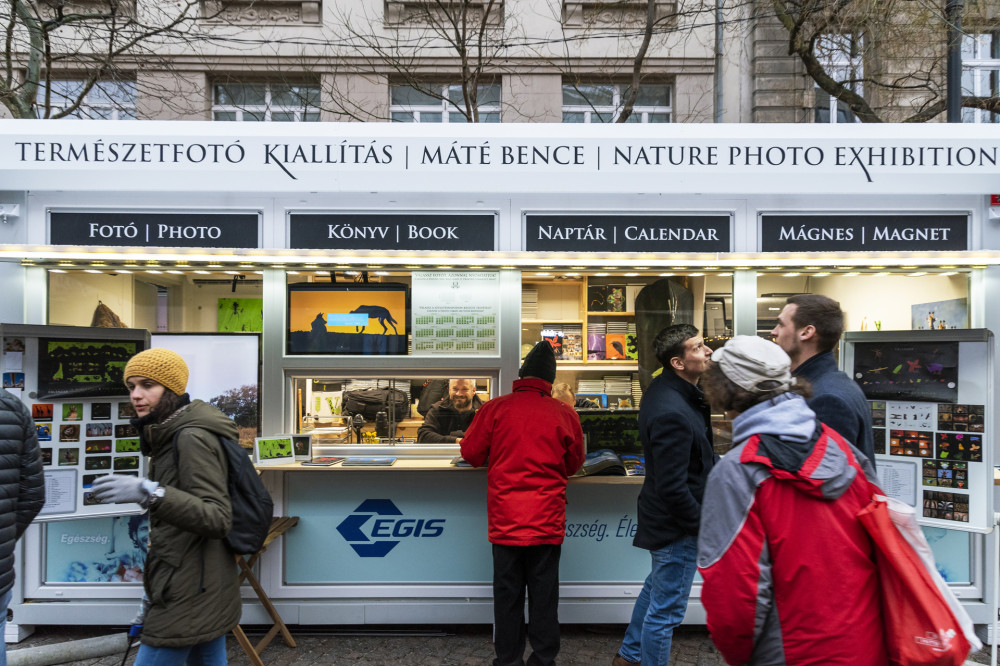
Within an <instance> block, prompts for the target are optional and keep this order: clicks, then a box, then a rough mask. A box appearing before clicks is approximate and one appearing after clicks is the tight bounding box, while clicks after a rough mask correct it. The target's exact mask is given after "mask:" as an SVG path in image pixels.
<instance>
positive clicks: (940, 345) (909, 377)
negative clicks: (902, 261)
mask: <svg viewBox="0 0 1000 666" xmlns="http://www.w3.org/2000/svg"><path fill="white" fill-rule="evenodd" d="M993 363H994V358H993V334H992V333H991V332H990V331H988V330H985V329H972V330H941V331H871V332H858V333H847V334H845V336H844V348H843V351H842V358H841V367H842V368H844V370H845V372H847V373H848V374H849V375H850V376H851V377H852V378H853V379H854V381H855V382H857V384H858V386H860V387H861V390H862V391H864V393H865V397H866V398H867V399H868V406H869V409H871V414H872V427H873V431H874V435H875V465H876V468H877V469H878V473H879V479H880V482H881V486H882V489H883V490H884V491H885V493H886V494H887V495H889V496H890V497H895V498H896V499H898V500H900V501H903V502H906V503H907V504H909V505H910V506H914V507H916V509H917V516H918V522H920V523H921V524H923V525H928V526H934V527H942V528H946V529H951V530H964V531H968V532H983V533H985V532H989V531H990V530H991V529H992V526H993V437H994V433H995V430H996V429H995V424H994V423H993V421H994V409H993V405H992V396H993V395H994V393H993V372H994V370H993Z"/></svg>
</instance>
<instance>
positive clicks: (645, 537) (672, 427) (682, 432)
mask: <svg viewBox="0 0 1000 666" xmlns="http://www.w3.org/2000/svg"><path fill="white" fill-rule="evenodd" d="M639 436H640V437H641V439H642V452H643V454H644V455H645V457H646V478H645V479H644V480H643V483H642V490H641V491H639V502H638V513H639V521H638V522H639V525H638V529H637V530H636V533H635V538H634V539H633V540H632V544H633V545H634V546H637V547H639V548H645V549H646V550H658V549H660V548H663V547H664V546H666V545H667V544H670V543H673V542H674V541H676V540H677V539H679V538H681V537H683V536H688V535H690V536H695V535H697V534H698V524H699V521H700V520H701V499H702V496H703V495H704V493H705V482H706V481H707V480H708V473H709V472H710V471H712V467H713V466H714V465H715V461H716V459H717V456H716V455H715V450H714V449H713V448H712V424H711V412H710V411H709V408H708V405H707V404H706V403H705V401H704V398H703V396H702V393H701V389H699V388H698V387H696V386H695V385H693V384H691V383H690V382H687V381H685V380H683V379H681V378H680V377H678V376H677V375H676V374H674V373H673V372H672V371H670V370H664V371H663V372H662V373H661V374H660V376H658V377H656V378H655V379H653V381H652V382H651V383H650V385H649V387H648V388H647V389H646V391H645V393H643V395H642V403H641V404H640V406H639Z"/></svg>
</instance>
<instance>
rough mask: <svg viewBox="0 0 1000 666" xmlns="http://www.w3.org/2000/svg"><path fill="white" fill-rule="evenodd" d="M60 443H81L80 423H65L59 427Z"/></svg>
mask: <svg viewBox="0 0 1000 666" xmlns="http://www.w3.org/2000/svg"><path fill="white" fill-rule="evenodd" d="M59 441H60V442H79V441H80V424H79V423H65V424H63V425H61V426H59Z"/></svg>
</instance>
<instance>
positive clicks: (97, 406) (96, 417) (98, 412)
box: [90, 402, 111, 421]
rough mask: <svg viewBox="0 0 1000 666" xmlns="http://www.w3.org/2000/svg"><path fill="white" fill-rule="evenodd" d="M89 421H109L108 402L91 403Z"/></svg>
mask: <svg viewBox="0 0 1000 666" xmlns="http://www.w3.org/2000/svg"><path fill="white" fill-rule="evenodd" d="M90 419H91V420H92V421H109V420H111V403H110V402H93V403H91V404H90Z"/></svg>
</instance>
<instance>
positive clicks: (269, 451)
mask: <svg viewBox="0 0 1000 666" xmlns="http://www.w3.org/2000/svg"><path fill="white" fill-rule="evenodd" d="M253 461H254V462H255V463H257V464H258V465H280V464H282V463H290V462H294V461H295V451H294V449H293V447H292V437H291V435H278V436H276V437H257V438H256V439H255V440H254V447H253Z"/></svg>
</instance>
